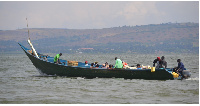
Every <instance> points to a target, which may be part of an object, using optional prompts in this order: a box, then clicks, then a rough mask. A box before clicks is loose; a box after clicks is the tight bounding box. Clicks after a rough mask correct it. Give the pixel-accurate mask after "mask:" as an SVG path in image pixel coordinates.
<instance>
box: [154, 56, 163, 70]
mask: <svg viewBox="0 0 200 106" xmlns="http://www.w3.org/2000/svg"><path fill="white" fill-rule="evenodd" d="M156 63H157V66H156V68H157V69H158V68H161V67H160V64H161V59H160V57H157V59H155V60H154V61H153V67H155V64H156Z"/></svg>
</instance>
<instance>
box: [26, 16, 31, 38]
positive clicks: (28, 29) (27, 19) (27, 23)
mask: <svg viewBox="0 0 200 106" xmlns="http://www.w3.org/2000/svg"><path fill="white" fill-rule="evenodd" d="M26 22H27V29H28V19H27V17H26ZM28 38H29V39H30V35H29V29H28Z"/></svg>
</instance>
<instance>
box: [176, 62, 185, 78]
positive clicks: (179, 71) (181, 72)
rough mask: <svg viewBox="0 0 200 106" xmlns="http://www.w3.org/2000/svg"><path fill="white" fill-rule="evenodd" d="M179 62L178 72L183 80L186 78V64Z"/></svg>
mask: <svg viewBox="0 0 200 106" xmlns="http://www.w3.org/2000/svg"><path fill="white" fill-rule="evenodd" d="M177 62H178V67H177V72H178V73H180V74H181V76H182V78H184V75H183V70H184V64H183V63H182V62H181V59H178V60H177Z"/></svg>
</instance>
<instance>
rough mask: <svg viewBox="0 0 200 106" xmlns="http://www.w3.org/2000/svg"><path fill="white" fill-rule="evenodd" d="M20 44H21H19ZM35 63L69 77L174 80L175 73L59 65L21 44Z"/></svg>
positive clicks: (51, 71)
mask: <svg viewBox="0 0 200 106" xmlns="http://www.w3.org/2000/svg"><path fill="white" fill-rule="evenodd" d="M19 45H20V44H19ZM20 46H21V48H22V49H23V50H24V52H25V53H26V55H27V56H28V57H29V59H30V60H31V62H32V63H33V65H34V66H35V67H36V68H37V69H38V70H40V72H42V73H43V74H46V75H57V76H67V77H85V78H96V77H98V78H113V77H114V78H124V79H148V80H169V79H171V80H173V79H174V78H173V75H172V74H171V73H169V72H168V71H167V70H165V69H156V70H155V72H151V70H150V69H139V70H137V69H102V68H97V69H91V68H86V67H76V66H67V65H58V64H55V63H52V62H47V61H44V60H42V59H38V58H36V57H35V56H33V55H31V54H30V53H28V52H27V49H26V48H25V47H24V46H22V45H20Z"/></svg>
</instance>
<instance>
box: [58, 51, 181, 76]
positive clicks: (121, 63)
mask: <svg viewBox="0 0 200 106" xmlns="http://www.w3.org/2000/svg"><path fill="white" fill-rule="evenodd" d="M60 56H62V53H60V54H57V55H56V56H55V57H54V63H56V64H62V63H61V62H60V60H59V57H60ZM115 60H116V62H115V65H114V66H113V65H111V64H110V65H108V63H107V62H106V63H105V64H103V65H102V66H101V67H99V64H98V62H95V63H91V66H90V68H105V69H113V68H118V69H121V68H126V67H129V66H128V64H127V63H126V62H124V61H121V60H120V59H118V58H117V57H115ZM177 62H178V67H176V68H175V69H174V70H175V72H177V73H180V74H181V76H183V70H184V64H183V63H182V62H181V59H178V60H177ZM156 64H157V66H156V67H155V65H156ZM85 66H88V62H87V61H85ZM153 67H155V68H156V69H159V68H167V62H166V61H165V57H164V56H162V57H161V59H160V57H157V58H156V59H155V60H154V61H153ZM136 69H143V67H141V66H140V64H137V68H136Z"/></svg>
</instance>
